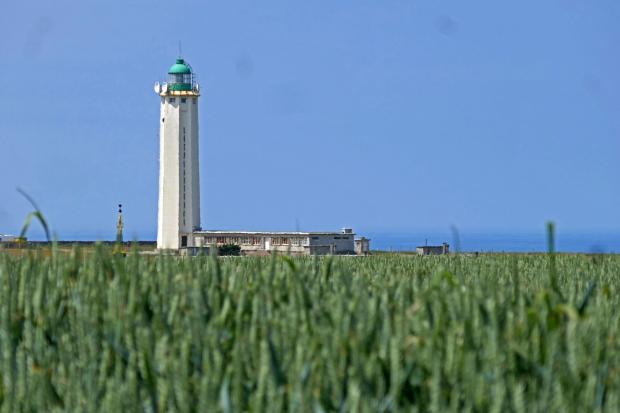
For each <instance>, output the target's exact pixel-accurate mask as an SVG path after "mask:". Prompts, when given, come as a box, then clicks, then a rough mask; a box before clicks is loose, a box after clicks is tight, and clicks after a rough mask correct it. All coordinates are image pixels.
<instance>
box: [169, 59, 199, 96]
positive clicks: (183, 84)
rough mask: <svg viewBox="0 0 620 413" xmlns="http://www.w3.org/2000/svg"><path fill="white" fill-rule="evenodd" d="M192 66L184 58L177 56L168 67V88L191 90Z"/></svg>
mask: <svg viewBox="0 0 620 413" xmlns="http://www.w3.org/2000/svg"><path fill="white" fill-rule="evenodd" d="M192 77H193V76H192V68H191V67H190V65H189V64H187V63H186V62H185V60H183V59H181V58H178V59H177V60H176V63H175V64H173V65H172V66H170V69H168V89H169V90H192V84H193V79H192Z"/></svg>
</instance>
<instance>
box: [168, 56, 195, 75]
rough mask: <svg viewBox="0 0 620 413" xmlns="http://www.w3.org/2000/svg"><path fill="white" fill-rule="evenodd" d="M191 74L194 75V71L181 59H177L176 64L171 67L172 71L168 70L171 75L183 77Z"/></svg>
mask: <svg viewBox="0 0 620 413" xmlns="http://www.w3.org/2000/svg"><path fill="white" fill-rule="evenodd" d="M190 73H192V69H191V68H190V67H189V65H188V64H186V63H185V60H183V59H181V58H179V59H177V61H176V63H175V64H173V65H172V66H170V69H169V70H168V74H170V75H173V74H174V75H183V74H190Z"/></svg>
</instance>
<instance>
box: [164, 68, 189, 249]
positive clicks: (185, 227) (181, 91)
mask: <svg viewBox="0 0 620 413" xmlns="http://www.w3.org/2000/svg"><path fill="white" fill-rule="evenodd" d="M155 93H157V94H158V95H159V98H160V105H159V106H160V116H159V202H158V211H157V248H158V249H166V250H178V249H179V248H183V247H191V246H193V245H192V244H193V237H192V233H193V232H194V231H197V230H200V185H199V176H198V175H199V171H198V97H199V96H200V94H199V88H198V83H197V82H196V81H195V76H194V73H193V71H192V68H191V66H190V65H189V64H188V63H187V62H186V61H185V60H183V59H181V58H178V59H176V62H175V63H174V64H173V65H172V66H170V69H169V70H168V80H167V82H165V83H161V84H160V83H159V82H157V83H155Z"/></svg>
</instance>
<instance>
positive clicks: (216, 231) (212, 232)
mask: <svg viewBox="0 0 620 413" xmlns="http://www.w3.org/2000/svg"><path fill="white" fill-rule="evenodd" d="M194 234H201V235H228V234H240V235H279V236H283V235H291V236H295V235H297V236H309V235H355V234H353V233H347V234H345V233H343V232H341V231H318V232H303V231H224V230H219V229H210V230H204V231H194Z"/></svg>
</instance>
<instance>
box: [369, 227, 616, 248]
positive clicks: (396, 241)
mask: <svg viewBox="0 0 620 413" xmlns="http://www.w3.org/2000/svg"><path fill="white" fill-rule="evenodd" d="M359 235H364V236H366V237H367V238H370V239H371V241H370V248H371V250H381V251H413V250H415V248H416V246H420V245H425V244H428V245H441V243H442V242H447V243H448V244H450V250H451V251H456V250H457V249H458V250H460V251H461V252H546V251H547V235H546V234H545V233H544V232H542V231H541V232H540V233H493V232H488V233H485V232H466V231H461V232H459V234H458V240H457V238H456V237H455V236H454V235H453V234H452V233H450V232H445V233H442V232H411V233H405V232H401V233H396V232H374V233H373V232H370V233H360V234H359ZM555 249H556V251H558V252H581V253H620V233H594V232H589V233H562V232H559V233H557V234H556V236H555Z"/></svg>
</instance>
